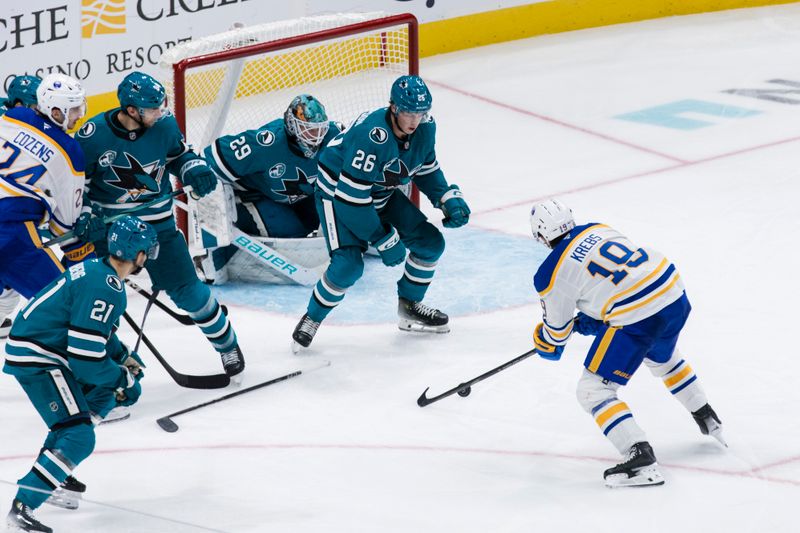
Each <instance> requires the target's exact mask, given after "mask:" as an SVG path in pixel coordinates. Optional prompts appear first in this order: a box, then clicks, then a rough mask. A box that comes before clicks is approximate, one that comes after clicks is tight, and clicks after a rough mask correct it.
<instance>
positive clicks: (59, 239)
mask: <svg viewBox="0 0 800 533" xmlns="http://www.w3.org/2000/svg"><path fill="white" fill-rule="evenodd" d="M189 192H192V187H191V185H187V186H186V187H184V188H183V189H177V190H174V191H172V192H171V193H169V194H166V195H164V196H159V197H158V198H155V199H153V200H150V201H149V202H145V203H143V204H140V205H137V206H135V207H132V208H130V209H126V210H125V211H124V212H122V213H116V214H113V215H111V216H107V217H104V218H103V223H104V224H111V223H112V222H114V221H115V220H118V219H120V218H122V217H124V216H126V215H132V214H134V213H138V212H139V211H141V210H142V209H147V208H148V207H153V206H154V205H156V204H160V203H161V202H163V201H164V200H168V199H171V198H177V197H178V196H180V195H182V194H186V193H189ZM74 236H75V231H74V230H70V231H68V232H66V233H65V234H64V235H61V236H60V237H56V238H54V239H50V240H49V241H47V242H46V243H44V244H42V247H43V248H49V247H50V246H53V245H54V244H58V243H61V242H64V241H68V240H69V239H71V238H73V237H74Z"/></svg>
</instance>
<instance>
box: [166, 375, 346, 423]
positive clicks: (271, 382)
mask: <svg viewBox="0 0 800 533" xmlns="http://www.w3.org/2000/svg"><path fill="white" fill-rule="evenodd" d="M326 366H331V362H330V361H325V362H324V363H323V364H321V365H318V366H315V367H312V368H309V369H307V370H295V371H294V372H289V373H288V374H284V375H283V376H280V377H277V378H273V379H270V380H267V381H263V382H261V383H259V384H257V385H253V386H252V387H247V388H246V389H242V390H238V391H236V392H232V393H230V394H226V395H225V396H220V397H219V398H216V399H214V400H209V401H207V402H203V403H199V404H197V405H193V406H191V407H187V408H186V409H181V410H180V411H176V412H174V413H172V414H169V415H167V416H163V417H161V418H159V419H158V420H156V423H157V424H158V425H159V427H161V429H163V430H164V431H166V432H168V433H175V432H176V431H178V429H179V428H178V424H176V423H175V422H174V421H173V420H172V418H173V417H176V416H178V415H183V414H186V413H190V412H192V411H196V410H197V409H200V408H201V407H205V406H207V405H212V404H215V403H219V402H222V401H224V400H228V399H230V398H234V397H236V396H239V395H241V394H244V393H246V392H250V391H254V390H256V389H261V388H263V387H267V386H269V385H274V384H276V383H280V382H281V381H286V380H287V379H292V378H294V377H297V376H299V375H301V374H309V373H311V372H313V371H315V370H319V369H320V368H325V367H326Z"/></svg>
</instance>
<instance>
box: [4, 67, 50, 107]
mask: <svg viewBox="0 0 800 533" xmlns="http://www.w3.org/2000/svg"><path fill="white" fill-rule="evenodd" d="M41 83H42V79H41V78H40V77H39V76H28V75H27V74H26V75H23V76H16V77H15V78H14V79H13V80H11V83H10V84H9V85H8V97H7V99H6V101H5V102H3V105H5V106H6V108H7V109H11V108H12V107H14V106H15V105H17V102H22V105H24V106H25V107H33V106H35V105H36V89H38V88H39V84H41Z"/></svg>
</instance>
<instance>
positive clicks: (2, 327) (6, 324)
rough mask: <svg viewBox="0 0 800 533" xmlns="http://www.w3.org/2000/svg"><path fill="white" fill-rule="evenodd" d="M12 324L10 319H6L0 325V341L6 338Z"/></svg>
mask: <svg viewBox="0 0 800 533" xmlns="http://www.w3.org/2000/svg"><path fill="white" fill-rule="evenodd" d="M12 325H13V322H12V321H11V319H10V318H6V319H4V320H3V323H2V324H0V339H6V338H8V334H9V333H11V326H12Z"/></svg>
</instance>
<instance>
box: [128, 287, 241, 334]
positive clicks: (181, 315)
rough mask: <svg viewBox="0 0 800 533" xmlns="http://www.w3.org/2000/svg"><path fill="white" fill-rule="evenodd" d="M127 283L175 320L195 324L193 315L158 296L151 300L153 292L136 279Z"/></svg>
mask: <svg viewBox="0 0 800 533" xmlns="http://www.w3.org/2000/svg"><path fill="white" fill-rule="evenodd" d="M125 283H127V284H128V287H130V288H131V289H133V290H134V291H136V292H138V293H139V294H141V295H142V296H144V297H145V298H147V300H148V302H150V301H152V302H153V303H155V304H156V307H158V308H159V309H161V310H162V311H164V312H165V313H167V314H168V315H169V316H171V317H172V318H174V319H175V320H177V321H178V322H180V323H181V324H183V325H184V326H194V320H192V317H190V316H189V315H187V314H186V313H179V312H177V311H175V310H173V309H172V308H170V307H169V306H168V305H166V304H164V303H163V302H162V301H161V300H159V299H157V298H153V299H152V300H151V296H152V294H150V293H149V292H148V291H147V290H145V289H143V288H142V287H140V286H139V285H137V284H136V282H134V281H132V280H130V279H126V280H125ZM148 305H149V303H148ZM223 307H224V306H223ZM222 312H223V313H225V314H227V313H226V312H225V309H223V311H222Z"/></svg>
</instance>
